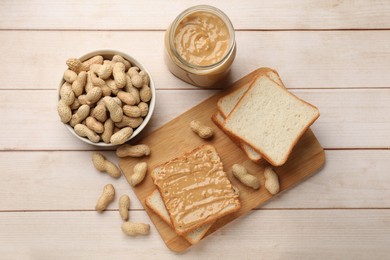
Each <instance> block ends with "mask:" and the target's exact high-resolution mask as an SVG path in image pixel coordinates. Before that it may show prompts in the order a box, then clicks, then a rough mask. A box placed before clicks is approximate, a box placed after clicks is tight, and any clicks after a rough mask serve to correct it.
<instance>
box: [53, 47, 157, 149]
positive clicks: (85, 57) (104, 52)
mask: <svg viewBox="0 0 390 260" xmlns="http://www.w3.org/2000/svg"><path fill="white" fill-rule="evenodd" d="M116 54H118V55H121V56H122V57H123V58H125V59H126V60H128V61H130V62H131V64H132V65H135V66H137V67H139V68H140V69H141V70H143V71H145V72H146V73H147V74H148V75H149V79H150V83H149V87H150V90H151V92H152V99H151V100H150V101H149V111H148V114H147V115H146V116H145V117H144V120H143V122H142V124H141V125H140V126H139V127H137V128H136V129H135V130H134V132H133V134H132V135H131V136H130V138H129V139H128V140H126V142H128V141H130V140H131V139H133V138H134V137H136V136H137V135H138V134H139V133H140V132H141V131H142V130H143V129H144V128H145V126H146V125H147V124H148V122H149V120H150V118H151V117H152V114H153V111H154V106H155V103H156V89H155V86H154V82H153V79H152V76H151V75H150V73H149V71H148V70H147V69H146V68H145V66H144V65H143V64H142V63H140V62H139V61H138V60H136V59H134V58H133V57H132V56H130V55H128V54H126V53H123V52H120V51H115V50H97V51H93V52H90V53H87V54H85V55H83V56H81V57H80V58H79V59H80V60H81V61H85V60H88V59H89V58H92V57H93V56H96V55H101V56H103V58H104V59H111V58H112V57H113V56H114V55H116ZM64 82H65V81H64V79H61V83H60V85H59V87H58V100H59V99H60V88H61V86H62V84H64ZM64 125H65V127H66V128H67V129H68V130H69V132H71V133H72V134H73V135H74V136H75V137H77V138H78V139H79V140H81V141H83V142H84V143H87V144H91V145H95V146H102V147H115V146H117V145H114V144H111V143H109V144H106V143H104V142H98V143H94V142H91V141H90V140H89V139H88V138H86V137H81V136H79V135H77V134H76V133H75V131H74V129H73V127H71V126H70V125H69V124H64Z"/></svg>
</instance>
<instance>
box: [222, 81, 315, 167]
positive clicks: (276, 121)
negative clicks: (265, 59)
mask: <svg viewBox="0 0 390 260" xmlns="http://www.w3.org/2000/svg"><path fill="white" fill-rule="evenodd" d="M319 115H320V113H319V110H318V109H317V108H316V107H315V106H313V105H311V104H309V103H307V102H305V101H303V100H301V99H299V98H298V97H296V96H295V95H293V94H292V93H290V92H289V91H287V90H286V89H284V88H281V87H280V86H279V85H278V84H276V83H275V82H274V81H273V80H271V79H269V78H268V77H267V76H265V75H259V76H258V77H257V78H256V79H255V81H254V82H253V84H252V85H251V86H250V87H249V88H248V90H247V91H246V92H245V94H244V95H243V96H242V98H241V99H240V101H239V103H238V104H237V105H236V106H235V108H234V109H233V111H232V112H231V113H230V114H229V116H228V117H227V118H226V119H225V123H224V127H225V129H226V131H227V132H229V133H230V134H231V135H233V136H235V137H236V138H239V139H240V140H243V141H244V142H245V143H247V144H249V145H250V146H251V147H252V148H253V149H255V150H256V151H257V152H259V153H260V154H261V156H262V157H263V158H265V159H266V160H267V161H268V162H269V163H270V164H272V165H274V166H280V165H283V164H284V163H285V162H286V161H287V159H288V156H289V155H290V153H291V151H292V149H293V147H294V146H295V144H296V143H297V142H298V140H299V138H300V137H301V136H302V135H303V133H304V132H305V131H306V130H307V129H308V128H309V126H310V125H311V124H313V123H314V121H315V120H316V119H317V118H318V117H319Z"/></svg>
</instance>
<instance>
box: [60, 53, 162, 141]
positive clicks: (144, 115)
mask: <svg viewBox="0 0 390 260" xmlns="http://www.w3.org/2000/svg"><path fill="white" fill-rule="evenodd" d="M66 65H67V69H66V70H65V72H64V74H63V77H62V79H61V82H60V85H59V87H58V105H57V112H58V115H59V117H60V120H61V122H62V123H64V125H65V126H66V128H67V129H68V130H69V131H70V132H71V133H72V134H73V135H74V136H75V137H77V138H78V139H79V140H81V141H83V142H85V143H88V144H91V145H95V146H106V147H111V146H117V145H120V144H123V143H126V142H128V141H130V140H131V139H133V138H134V137H136V136H137V135H138V134H139V133H140V132H141V131H142V130H143V129H144V128H145V126H146V125H147V124H148V122H149V121H150V118H151V116H152V114H153V110H154V106H155V102H156V90H155V86H154V83H153V80H152V78H151V76H150V73H149V72H148V71H147V70H146V68H145V67H144V65H142V64H141V63H140V62H139V61H138V60H136V59H134V58H133V57H131V56H130V55H128V54H125V53H123V52H119V51H114V50H98V51H94V52H90V53H87V54H85V55H83V56H81V57H80V58H69V59H68V60H67V61H66Z"/></svg>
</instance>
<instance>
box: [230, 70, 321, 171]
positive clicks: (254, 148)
mask: <svg viewBox="0 0 390 260" xmlns="http://www.w3.org/2000/svg"><path fill="white" fill-rule="evenodd" d="M260 76H261V75H257V77H256V79H257V78H258V77H260ZM266 77H267V76H266ZM267 78H268V77H267ZM268 79H269V78H268ZM270 80H271V81H273V80H272V79H270ZM255 81H256V80H254V81H253V83H252V84H251V86H250V87H249V88H248V90H247V91H246V92H245V93H244V95H242V97H241V98H240V100H239V101H238V103H237V105H236V106H235V107H234V109H233V110H232V112H231V113H230V114H229V116H228V117H227V118H226V119H228V118H229V117H231V116H232V115H233V113H235V111H237V109H238V107H239V106H240V104H241V103H242V102H243V99H244V97H245V95H246V94H247V93H248V92H249V91H250V90H251V89H252V88H253V87H254V82H255ZM273 82H274V81H273ZM281 90H282V91H285V93H287V94H288V95H290V96H292V97H294V98H297V99H298V100H300V101H301V102H303V103H305V104H307V105H308V106H310V107H312V108H314V109H316V110H317V112H318V113H317V116H316V117H314V118H313V119H312V120H311V121H309V122H308V123H307V125H306V126H305V127H303V128H302V131H301V132H299V134H298V136H297V138H296V139H295V140H294V141H293V142H292V143H291V145H290V147H289V149H288V151H287V153H286V156H285V157H284V158H283V159H282V160H281V162H279V163H278V162H275V161H274V160H272V158H270V157H269V156H268V155H267V154H266V153H265V152H264V151H262V150H261V149H260V148H258V147H254V146H253V145H252V144H251V146H252V148H253V150H255V151H256V152H258V153H259V154H260V155H261V157H263V158H264V159H265V160H266V161H268V162H269V163H270V164H271V165H273V166H281V165H283V164H284V163H285V162H286V161H287V160H288V158H289V156H290V154H291V152H292V150H293V148H294V147H295V145H296V144H297V142H298V141H299V139H300V138H301V137H302V135H303V134H304V133H305V132H306V131H307V129H309V127H310V126H311V125H312V124H313V123H314V122H315V121H316V120H317V119H318V117H319V116H320V111H319V109H318V108H317V107H316V106H314V105H312V104H310V103H308V102H306V101H305V100H303V99H301V98H299V97H297V96H296V95H294V94H293V93H291V92H290V91H288V90H287V89H286V88H281ZM223 127H224V129H225V130H226V132H228V133H229V135H232V136H234V137H235V138H237V139H239V140H243V141H244V142H246V143H249V144H250V142H249V141H248V140H246V139H245V137H242V136H238V135H237V134H236V133H234V132H233V131H231V130H229V129H228V128H227V127H226V120H225V121H224V123H223Z"/></svg>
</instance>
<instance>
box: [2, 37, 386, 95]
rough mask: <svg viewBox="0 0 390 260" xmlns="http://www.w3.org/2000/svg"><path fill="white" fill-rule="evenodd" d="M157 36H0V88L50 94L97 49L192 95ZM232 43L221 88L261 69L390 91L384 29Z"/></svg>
mask: <svg viewBox="0 0 390 260" xmlns="http://www.w3.org/2000/svg"><path fill="white" fill-rule="evenodd" d="M163 34H164V33H163V32H150V31H149V32H145V31H140V32H139V31H136V32H128V31H125V32H122V31H120V32H104V31H97V32H90V31H61V32H59V31H0V39H2V42H1V45H0V52H1V53H2V62H3V63H4V64H7V66H2V69H1V70H0V79H1V81H0V89H56V88H57V87H58V84H59V82H60V79H61V77H62V74H63V72H64V70H65V69H66V65H65V61H66V60H67V59H68V58H69V57H74V56H76V57H79V56H81V55H83V54H85V53H87V52H91V51H94V50H98V49H114V50H118V51H123V52H125V53H128V54H129V55H132V56H133V57H135V58H136V59H138V60H139V61H141V62H142V63H143V64H144V65H145V67H146V68H147V69H148V70H149V71H150V73H151V75H152V77H153V79H154V81H155V84H156V87H157V88H158V89H195V87H193V86H191V85H189V84H187V83H184V82H182V81H180V80H178V79H177V78H175V77H174V76H173V75H172V74H171V73H170V72H169V71H168V69H167V68H166V66H165V64H164V62H163V51H164V47H163ZM26 39H28V41H26ZM236 41H237V56H236V59H235V61H234V63H233V66H232V70H231V74H230V76H229V77H228V78H227V79H226V83H225V84H224V85H225V86H228V85H230V84H231V83H233V82H234V81H236V80H238V79H240V78H242V77H243V76H245V75H246V74H248V73H249V72H250V71H253V70H255V69H256V68H258V67H262V66H267V67H273V68H275V69H276V70H277V71H278V72H279V74H280V76H281V77H282V79H283V82H284V84H285V85H286V87H287V88H384V87H387V88H390V74H389V73H388V70H387V68H389V67H390V30H389V31H321V32H319V31H315V32H307V31H283V32H280V31H279V32H275V31H270V32H264V31H260V32H259V31H250V32H237V33H236ZM70 43H72V44H70ZM80 43H82V44H80ZM32 50H33V51H32ZM21 73H22V75H23V76H20V75H21ZM222 85H223V84H222Z"/></svg>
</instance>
